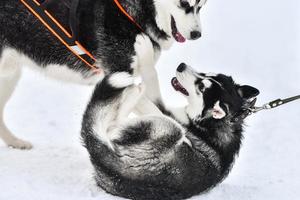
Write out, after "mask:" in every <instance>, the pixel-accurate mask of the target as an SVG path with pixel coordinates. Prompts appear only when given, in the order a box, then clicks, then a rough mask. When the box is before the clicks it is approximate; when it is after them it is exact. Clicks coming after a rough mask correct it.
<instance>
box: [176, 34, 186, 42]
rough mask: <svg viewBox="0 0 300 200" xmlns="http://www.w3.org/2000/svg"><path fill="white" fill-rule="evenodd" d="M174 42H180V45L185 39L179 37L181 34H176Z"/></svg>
mask: <svg viewBox="0 0 300 200" xmlns="http://www.w3.org/2000/svg"><path fill="white" fill-rule="evenodd" d="M175 37H176V41H177V42H180V43H184V42H185V38H184V37H183V36H182V35H181V33H179V32H177V33H176V35H175Z"/></svg>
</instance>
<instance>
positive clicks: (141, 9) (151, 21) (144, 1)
mask: <svg viewBox="0 0 300 200" xmlns="http://www.w3.org/2000/svg"><path fill="white" fill-rule="evenodd" d="M120 4H121V5H122V6H123V7H124V9H125V10H126V12H127V13H128V14H129V15H130V16H131V17H132V18H133V19H134V20H135V22H136V23H137V24H138V25H139V26H140V27H142V29H143V31H144V33H145V34H147V35H148V36H149V37H150V38H151V39H152V40H153V41H155V42H156V43H158V44H159V46H161V48H162V49H169V48H170V46H171V45H172V43H173V40H171V39H170V36H168V35H167V33H166V32H165V31H163V30H161V29H160V28H159V25H158V24H157V23H158V22H157V19H156V15H157V12H158V11H157V10H156V8H155V4H154V2H153V1H152V0H121V1H120Z"/></svg>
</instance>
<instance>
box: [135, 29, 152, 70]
mask: <svg viewBox="0 0 300 200" xmlns="http://www.w3.org/2000/svg"><path fill="white" fill-rule="evenodd" d="M134 49H135V52H136V55H137V57H138V61H139V66H140V67H152V66H154V65H155V51H154V47H153V44H152V41H151V40H150V38H149V37H148V36H146V35H144V34H140V35H138V36H136V41H135V44H134Z"/></svg>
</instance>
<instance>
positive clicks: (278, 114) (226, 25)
mask: <svg viewBox="0 0 300 200" xmlns="http://www.w3.org/2000/svg"><path fill="white" fill-rule="evenodd" d="M201 18H202V23H203V38H202V39H201V40H199V41H196V42H189V43H187V44H185V45H175V46H174V47H173V48H172V49H171V51H168V52H164V53H163V56H162V58H161V60H160V62H159V63H158V66H157V68H158V70H159V75H160V80H161V85H162V93H163V96H164V97H166V102H167V103H168V104H172V105H180V104H182V103H183V102H184V101H183V99H182V97H181V96H180V95H179V94H177V93H175V92H174V91H173V90H172V89H171V86H170V79H171V77H172V76H173V75H174V73H175V68H176V67H177V65H178V64H179V63H180V62H183V61H184V62H186V63H187V64H190V65H191V66H193V67H194V68H197V69H198V70H199V71H203V72H217V73H224V74H228V75H232V76H233V78H234V79H235V80H236V82H238V83H241V84H249V85H253V86H255V87H257V88H259V89H260V91H261V95H260V96H259V100H258V103H259V104H262V103H265V102H267V101H270V100H274V99H276V98H278V97H289V96H293V95H297V94H300V23H299V20H300V2H299V0H285V1H282V0H281V1H279V0H252V1H246V0H226V1H225V0H208V3H207V5H206V6H205V8H204V9H203V11H202V15H201ZM91 91H92V90H91V88H89V87H85V86H76V85H70V84H65V83H61V82H55V81H52V80H51V81H50V80H48V79H47V78H45V77H43V76H42V75H40V74H37V73H33V72H30V71H27V70H25V71H24V76H23V78H22V80H21V82H20V84H19V86H18V88H17V91H16V93H15V94H14V98H13V99H12V100H11V101H10V102H9V105H8V107H7V110H6V118H5V119H6V121H7V124H8V125H9V127H10V129H11V130H12V131H13V132H14V133H16V134H17V135H18V136H19V137H21V138H24V139H27V140H30V141H31V142H32V143H33V144H34V146H35V148H34V149H33V150H31V151H19V150H13V149H8V148H6V147H5V145H4V144H3V143H2V142H1V141H0V199H1V200H2V199H3V200H21V199H22V200H27V199H28V200H41V199H43V200H47V199H49V200H53V199H62V200H68V199H70V200H71V199H72V200H77V199H101V200H103V199H106V200H114V199H118V198H117V197H114V196H111V195H109V194H106V193H104V192H103V191H101V190H98V189H97V187H95V185H94V182H93V178H92V172H93V170H92V167H91V164H90V162H89V159H88V154H87V153H86V151H85V149H84V148H83V147H82V145H81V143H80V140H79V131H80V123H81V116H82V113H83V111H84V108H85V105H86V104H87V101H88V99H89V96H90V94H91ZM299 122H300V102H294V103H291V104H289V105H286V106H283V107H281V108H277V109H275V110H273V111H266V112H263V113H259V114H257V115H255V116H252V117H250V118H249V119H248V120H247V127H246V129H245V133H244V135H245V139H244V142H243V147H242V149H241V152H240V156H239V158H238V159H237V161H236V164H235V166H234V168H233V170H232V173H231V174H230V176H229V177H228V178H227V179H226V181H225V182H223V183H222V184H221V185H219V186H218V187H217V188H215V189H214V190H212V191H211V192H209V193H208V194H205V195H202V196H197V197H194V198H193V199H205V200H206V199H208V200H210V199H211V200H218V199H226V200H241V199H243V200H248V199H253V200H260V199H261V200H265V199H272V200H274V199H275V200H281V199H282V200H283V199H289V200H297V199H299V196H300V190H299V188H300V168H299V164H300V162H299V157H300V128H299Z"/></svg>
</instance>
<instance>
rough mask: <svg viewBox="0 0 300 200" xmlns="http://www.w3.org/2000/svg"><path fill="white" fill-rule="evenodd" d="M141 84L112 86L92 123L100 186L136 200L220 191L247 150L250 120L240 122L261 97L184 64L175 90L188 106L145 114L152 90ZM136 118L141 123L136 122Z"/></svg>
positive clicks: (99, 94)
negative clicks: (246, 126)
mask: <svg viewBox="0 0 300 200" xmlns="http://www.w3.org/2000/svg"><path fill="white" fill-rule="evenodd" d="M121 77H122V78H121ZM120 80H123V81H120ZM124 80H127V81H126V83H125V81H124ZM133 82H134V81H133V78H131V77H130V74H126V73H125V72H123V73H116V74H112V75H109V76H107V77H106V78H104V80H103V81H102V82H101V83H100V84H98V85H97V86H96V90H95V93H94V95H93V96H92V98H91V101H90V103H89V105H88V108H87V110H86V113H85V115H84V119H83V124H82V132H81V134H82V138H83V141H84V143H85V146H86V148H87V150H88V152H89V154H90V159H91V161H92V163H93V165H94V168H95V178H96V182H97V184H98V185H99V186H100V187H101V188H103V189H104V190H105V191H107V192H109V193H111V194H114V195H118V196H122V197H126V198H130V199H136V200H142V199H144V200H162V199H163V200H168V199H170V200H171V199H172V200H176V199H185V198H188V197H191V196H193V195H196V194H199V193H201V192H204V191H207V190H208V189H210V188H212V187H214V186H215V185H216V184H218V183H220V182H221V181H222V180H223V179H224V178H225V177H226V176H227V175H228V173H229V170H230V169H231V166H232V164H233V162H234V159H235V156H236V155H237V154H238V152H239V149H240V146H241V139H242V132H243V120H240V121H235V120H233V119H234V117H235V115H236V113H239V112H240V111H241V110H242V109H243V106H244V105H245V104H247V103H248V102H249V101H251V100H252V99H253V98H254V97H255V96H257V95H258V93H259V91H258V90H257V89H255V88H253V87H251V86H247V85H245V86H241V85H238V84H235V83H234V81H233V80H232V78H231V77H229V76H226V75H223V74H216V75H214V74H205V73H197V72H196V71H194V70H193V69H192V68H190V67H188V66H187V65H186V64H184V63H182V64H181V65H180V66H179V67H178V68H177V74H176V77H175V78H173V79H172V81H171V83H172V85H173V87H174V89H175V90H176V91H179V92H180V93H181V94H182V95H184V96H185V97H186V98H187V101H188V105H187V106H185V107H183V108H178V109H168V108H166V107H165V106H164V104H163V103H162V101H161V100H160V101H156V102H155V101H154V102H152V103H154V104H155V105H156V107H155V108H156V109H155V108H154V109H153V110H152V112H149V111H146V112H143V109H144V108H147V107H148V108H149V107H151V105H150V106H145V105H147V104H148V103H149V102H146V101H147V100H145V99H144V94H143V93H144V91H145V90H144V88H145V87H146V88H147V87H148V86H149V85H150V84H151V82H150V81H149V82H147V81H145V82H144V83H142V84H141V85H134V84H133ZM146 91H147V90H146ZM135 110H137V111H136V112H137V113H139V114H141V116H138V117H136V118H132V119H128V114H129V113H130V112H132V111H135Z"/></svg>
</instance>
